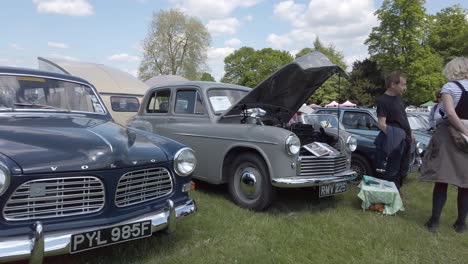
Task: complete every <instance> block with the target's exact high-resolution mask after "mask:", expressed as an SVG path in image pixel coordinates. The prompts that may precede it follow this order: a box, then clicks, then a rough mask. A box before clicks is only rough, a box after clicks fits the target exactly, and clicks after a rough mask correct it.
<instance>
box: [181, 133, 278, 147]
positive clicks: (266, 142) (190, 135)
mask: <svg viewBox="0 0 468 264" xmlns="http://www.w3.org/2000/svg"><path fill="white" fill-rule="evenodd" d="M174 134H176V135H179V136H188V137H199V138H213V139H221V140H233V141H242V142H249V143H261V144H270V145H279V144H278V143H276V142H270V141H258V140H247V139H239V138H228V137H215V136H205V135H197V134H188V133H174Z"/></svg>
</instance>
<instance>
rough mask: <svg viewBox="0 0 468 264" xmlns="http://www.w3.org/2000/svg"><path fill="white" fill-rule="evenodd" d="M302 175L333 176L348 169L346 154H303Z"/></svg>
mask: <svg viewBox="0 0 468 264" xmlns="http://www.w3.org/2000/svg"><path fill="white" fill-rule="evenodd" d="M300 158H301V176H333V175H334V174H338V173H340V172H343V171H345V170H346V156H335V157H334V156H326V157H316V156H301V157H300Z"/></svg>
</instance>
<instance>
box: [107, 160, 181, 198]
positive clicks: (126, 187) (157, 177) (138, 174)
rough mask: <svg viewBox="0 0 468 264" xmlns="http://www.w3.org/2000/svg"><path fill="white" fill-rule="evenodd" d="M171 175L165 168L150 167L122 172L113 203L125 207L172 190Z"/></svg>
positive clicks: (161, 195) (163, 194)
mask: <svg viewBox="0 0 468 264" xmlns="http://www.w3.org/2000/svg"><path fill="white" fill-rule="evenodd" d="M172 188H173V184H172V177H171V174H170V173H169V171H168V170H166V169H165V168H150V169H144V170H137V171H132V172H128V173H126V174H124V175H123V176H122V178H120V180H119V184H118V185H117V191H116V193H115V205H117V206H118V207H125V206H129V205H133V204H138V203H142V202H146V201H150V200H154V199H158V198H160V197H163V196H166V195H168V194H170V193H171V192H172Z"/></svg>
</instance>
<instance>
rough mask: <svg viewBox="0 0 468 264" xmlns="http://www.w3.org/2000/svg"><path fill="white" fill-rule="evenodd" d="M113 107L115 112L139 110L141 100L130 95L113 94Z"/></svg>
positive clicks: (111, 98) (111, 99)
mask: <svg viewBox="0 0 468 264" xmlns="http://www.w3.org/2000/svg"><path fill="white" fill-rule="evenodd" d="M110 101H111V107H112V110H113V111H115V112H138V108H140V102H139V101H138V98H136V97H130V96H111V97H110Z"/></svg>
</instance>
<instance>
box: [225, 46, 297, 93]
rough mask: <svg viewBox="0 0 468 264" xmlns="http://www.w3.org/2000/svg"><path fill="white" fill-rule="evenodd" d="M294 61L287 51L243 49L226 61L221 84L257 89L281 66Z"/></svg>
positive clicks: (228, 57)
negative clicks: (256, 87)
mask: <svg viewBox="0 0 468 264" xmlns="http://www.w3.org/2000/svg"><path fill="white" fill-rule="evenodd" d="M292 61H293V58H292V56H291V54H289V52H287V51H280V50H274V49H271V48H265V49H261V50H257V51H256V50H255V49H253V48H250V47H242V48H240V49H238V50H236V51H235V52H234V53H232V54H230V55H229V56H227V57H226V58H225V59H224V71H225V74H224V76H223V78H222V79H221V82H225V83H233V84H238V85H244V86H247V87H255V86H257V85H258V84H259V83H261V82H262V81H263V80H264V79H266V78H267V77H268V76H269V75H271V74H272V73H274V72H275V71H276V70H278V69H279V68H280V67H281V66H283V65H285V64H288V63H290V62H292Z"/></svg>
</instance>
